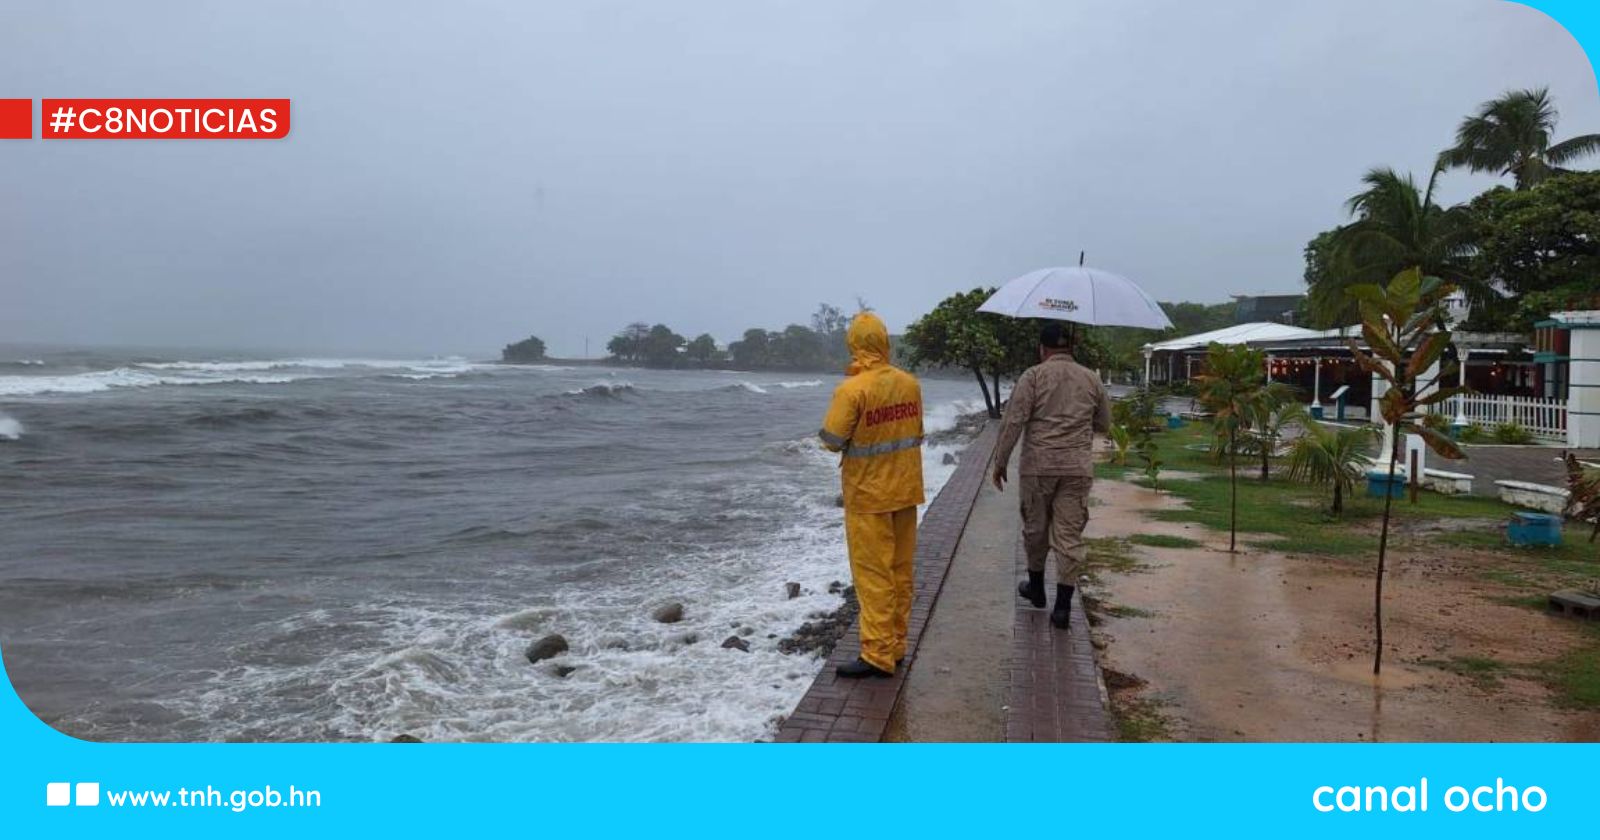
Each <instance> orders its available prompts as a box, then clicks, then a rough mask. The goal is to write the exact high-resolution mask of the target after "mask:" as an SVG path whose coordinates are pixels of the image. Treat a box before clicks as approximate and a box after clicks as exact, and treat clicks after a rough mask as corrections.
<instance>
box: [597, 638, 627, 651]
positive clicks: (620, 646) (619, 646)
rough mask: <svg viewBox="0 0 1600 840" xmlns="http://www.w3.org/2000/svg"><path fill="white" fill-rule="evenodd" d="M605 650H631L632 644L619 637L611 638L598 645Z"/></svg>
mask: <svg viewBox="0 0 1600 840" xmlns="http://www.w3.org/2000/svg"><path fill="white" fill-rule="evenodd" d="M600 646H601V647H603V648H605V649H606V650H633V643H632V642H630V641H628V640H627V639H624V638H622V637H621V636H613V637H611V638H609V639H606V640H605V641H603V642H601V643H600Z"/></svg>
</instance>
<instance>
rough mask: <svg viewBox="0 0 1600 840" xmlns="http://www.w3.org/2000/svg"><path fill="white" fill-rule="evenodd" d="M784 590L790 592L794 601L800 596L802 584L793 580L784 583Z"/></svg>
mask: <svg viewBox="0 0 1600 840" xmlns="http://www.w3.org/2000/svg"><path fill="white" fill-rule="evenodd" d="M783 591H784V592H787V593H789V600H791V601H792V600H794V599H795V598H798V597H800V584H798V583H795V582H794V581H792V580H791V581H789V582H788V583H786V584H784V585H783Z"/></svg>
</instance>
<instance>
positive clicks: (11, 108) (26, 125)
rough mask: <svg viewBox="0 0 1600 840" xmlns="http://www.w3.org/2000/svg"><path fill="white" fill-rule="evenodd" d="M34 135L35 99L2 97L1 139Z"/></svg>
mask: <svg viewBox="0 0 1600 840" xmlns="http://www.w3.org/2000/svg"><path fill="white" fill-rule="evenodd" d="M32 137H33V100H32V99H0V140H29V139H32Z"/></svg>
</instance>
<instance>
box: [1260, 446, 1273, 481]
mask: <svg viewBox="0 0 1600 840" xmlns="http://www.w3.org/2000/svg"><path fill="white" fill-rule="evenodd" d="M1271 457H1272V439H1271V438H1269V437H1267V436H1266V435H1262V436H1261V480H1262V481H1266V480H1267V478H1268V477H1269V474H1270V472H1271V470H1272V467H1271V466H1270V464H1269V462H1268V460H1267V459H1268V458H1271Z"/></svg>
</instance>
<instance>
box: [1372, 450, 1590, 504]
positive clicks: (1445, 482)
mask: <svg viewBox="0 0 1600 840" xmlns="http://www.w3.org/2000/svg"><path fill="white" fill-rule="evenodd" d="M1367 460H1368V461H1369V462H1371V464H1372V467H1371V469H1372V470H1376V471H1378V472H1385V473H1386V472H1388V469H1389V462H1388V461H1387V460H1385V459H1382V458H1373V457H1371V456H1368V457H1367ZM1394 477H1395V480H1396V481H1399V482H1400V483H1402V484H1406V485H1409V484H1410V483H1411V479H1410V477H1409V475H1408V470H1407V468H1406V466H1405V465H1404V464H1396V465H1395V468H1394ZM1473 478H1474V476H1473V475H1472V474H1470V473H1460V472H1450V471H1449V470H1436V469H1434V468H1433V467H1423V468H1422V488H1423V489H1424V490H1432V491H1433V492H1435V493H1438V494H1439V495H1441V496H1462V495H1467V494H1470V493H1471V492H1472V479H1473ZM1380 498H1381V496H1380ZM1565 501H1566V500H1565V499H1563V500H1562V502H1563V504H1564V503H1565Z"/></svg>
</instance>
